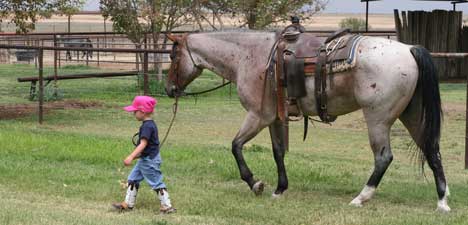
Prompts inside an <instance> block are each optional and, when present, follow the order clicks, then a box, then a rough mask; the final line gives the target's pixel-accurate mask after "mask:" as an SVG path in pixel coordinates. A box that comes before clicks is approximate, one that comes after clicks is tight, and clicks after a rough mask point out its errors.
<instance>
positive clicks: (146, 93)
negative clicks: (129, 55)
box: [143, 51, 149, 95]
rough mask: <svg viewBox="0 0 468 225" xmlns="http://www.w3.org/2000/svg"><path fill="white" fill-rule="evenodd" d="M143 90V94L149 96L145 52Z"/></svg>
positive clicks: (146, 53)
mask: <svg viewBox="0 0 468 225" xmlns="http://www.w3.org/2000/svg"><path fill="white" fill-rule="evenodd" d="M143 89H144V94H145V95H148V94H149V82H148V52H147V51H145V53H144V54H143Z"/></svg>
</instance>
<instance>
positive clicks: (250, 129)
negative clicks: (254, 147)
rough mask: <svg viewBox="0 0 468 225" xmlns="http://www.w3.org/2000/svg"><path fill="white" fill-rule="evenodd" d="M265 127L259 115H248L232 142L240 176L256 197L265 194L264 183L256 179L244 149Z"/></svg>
mask: <svg viewBox="0 0 468 225" xmlns="http://www.w3.org/2000/svg"><path fill="white" fill-rule="evenodd" d="M265 127H266V124H262V123H261V119H260V118H259V117H258V116H257V115H255V114H254V113H248V114H247V117H246V118H245V120H244V122H243V123H242V126H241V129H240V130H239V132H238V133H237V135H236V137H235V138H234V140H233V141H232V154H233V155H234V158H235V159H236V162H237V166H238V167H239V172H240V176H241V178H242V180H244V181H245V182H246V183H247V184H248V185H249V187H250V189H251V190H252V191H253V192H254V193H255V194H256V195H260V194H261V193H262V192H263V188H264V183H263V182H262V181H257V180H255V179H254V177H253V174H252V172H251V171H250V169H249V167H248V166H247V163H246V162H245V160H244V156H243V154H242V148H243V146H244V144H245V143H247V142H248V141H249V140H251V139H252V138H254V137H255V136H256V135H257V134H258V133H259V132H260V131H261V130H262V129H263V128H265Z"/></svg>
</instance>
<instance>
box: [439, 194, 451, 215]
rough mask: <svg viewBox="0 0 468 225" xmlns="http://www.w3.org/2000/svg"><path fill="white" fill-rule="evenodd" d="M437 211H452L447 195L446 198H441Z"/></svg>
mask: <svg viewBox="0 0 468 225" xmlns="http://www.w3.org/2000/svg"><path fill="white" fill-rule="evenodd" d="M437 211H439V212H443V213H448V212H450V207H449V206H448V204H447V200H446V199H445V197H444V199H442V200H440V201H439V202H438V203H437Z"/></svg>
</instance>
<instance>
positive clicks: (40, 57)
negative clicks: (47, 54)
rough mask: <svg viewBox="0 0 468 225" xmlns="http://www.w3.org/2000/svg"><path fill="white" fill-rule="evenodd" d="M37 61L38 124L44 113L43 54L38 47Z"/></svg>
mask: <svg viewBox="0 0 468 225" xmlns="http://www.w3.org/2000/svg"><path fill="white" fill-rule="evenodd" d="M38 53H39V55H38V61H39V62H38V63H39V124H42V121H43V113H44V111H43V110H44V109H43V108H44V77H43V74H42V73H43V69H44V68H43V66H44V65H43V54H44V51H43V49H42V48H39V49H38Z"/></svg>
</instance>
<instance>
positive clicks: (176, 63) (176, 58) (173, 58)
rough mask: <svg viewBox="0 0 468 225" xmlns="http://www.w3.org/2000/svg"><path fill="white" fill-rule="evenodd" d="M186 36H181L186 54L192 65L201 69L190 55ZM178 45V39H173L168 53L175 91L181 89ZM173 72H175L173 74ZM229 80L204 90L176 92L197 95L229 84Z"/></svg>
mask: <svg viewBox="0 0 468 225" xmlns="http://www.w3.org/2000/svg"><path fill="white" fill-rule="evenodd" d="M187 36H188V35H185V36H184V37H183V42H184V43H183V44H184V45H185V47H186V49H187V51H188V55H189V57H190V60H191V61H192V64H193V66H195V67H196V68H197V69H199V70H203V68H202V67H201V66H200V65H199V64H197V63H196V62H195V60H194V59H193V56H192V51H191V50H190V46H189V44H188V41H187ZM179 45H181V44H180V43H179V42H178V41H174V44H173V45H172V50H171V54H170V55H169V57H170V58H171V61H172V63H173V64H172V65H171V69H170V70H169V77H171V78H172V79H171V81H172V83H173V84H174V85H173V86H172V89H173V90H176V92H177V91H181V90H182V84H181V83H180V79H179V77H180V74H179V64H180V54H181V51H182V50H181V48H179ZM174 73H175V74H174ZM230 83H231V82H230V81H229V82H226V83H224V84H221V85H219V86H216V87H214V88H210V89H208V90H204V91H199V92H183V93H176V95H177V94H179V95H182V94H183V95H184V96H188V95H199V94H204V93H208V92H211V91H214V90H217V89H219V88H222V87H224V86H226V85H228V84H230Z"/></svg>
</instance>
